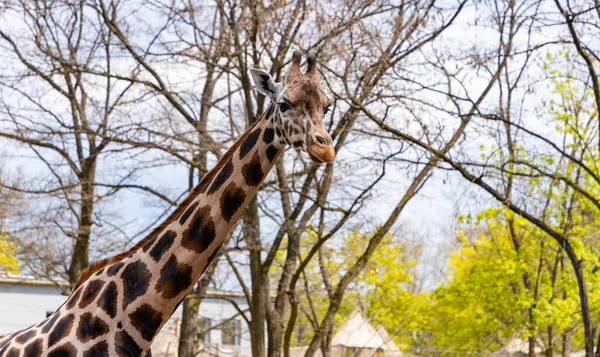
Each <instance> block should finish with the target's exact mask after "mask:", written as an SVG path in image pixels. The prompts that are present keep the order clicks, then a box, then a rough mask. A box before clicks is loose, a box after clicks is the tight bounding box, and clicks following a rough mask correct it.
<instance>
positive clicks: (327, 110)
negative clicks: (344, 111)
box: [323, 107, 329, 115]
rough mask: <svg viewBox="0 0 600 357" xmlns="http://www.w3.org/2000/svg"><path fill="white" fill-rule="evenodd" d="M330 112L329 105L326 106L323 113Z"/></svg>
mask: <svg viewBox="0 0 600 357" xmlns="http://www.w3.org/2000/svg"><path fill="white" fill-rule="evenodd" d="M327 113H329V107H326V108H325V109H323V115H325V114H327Z"/></svg>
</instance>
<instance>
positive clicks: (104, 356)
mask: <svg viewBox="0 0 600 357" xmlns="http://www.w3.org/2000/svg"><path fill="white" fill-rule="evenodd" d="M83 357H109V355H108V343H106V341H100V342H98V343H97V344H95V345H93V346H92V347H91V348H90V349H89V350H87V351H85V352H84V353H83Z"/></svg>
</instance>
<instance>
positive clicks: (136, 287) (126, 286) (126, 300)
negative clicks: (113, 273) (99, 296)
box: [121, 261, 151, 310]
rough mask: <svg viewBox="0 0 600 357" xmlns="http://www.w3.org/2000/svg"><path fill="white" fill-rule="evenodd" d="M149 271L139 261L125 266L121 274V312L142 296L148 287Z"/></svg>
mask: <svg viewBox="0 0 600 357" xmlns="http://www.w3.org/2000/svg"><path fill="white" fill-rule="evenodd" d="M150 277H151V274H150V270H148V267H147V266H146V264H144V263H143V262H141V261H135V262H132V263H129V264H127V266H126V267H125V269H123V272H122V273H121V279H123V310H125V309H126V308H127V306H128V305H129V304H131V303H132V302H133V301H135V299H137V298H138V297H140V296H142V295H144V294H145V293H146V291H147V290H148V286H149V285H150Z"/></svg>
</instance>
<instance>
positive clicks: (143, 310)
mask: <svg viewBox="0 0 600 357" xmlns="http://www.w3.org/2000/svg"><path fill="white" fill-rule="evenodd" d="M129 319H130V320H131V325H132V326H133V327H135V328H136V329H137V330H138V331H139V333H140V335H142V337H143V338H144V339H145V340H146V341H151V340H152V338H153V337H154V335H155V334H156V331H158V329H159V328H160V324H161V323H162V314H161V313H160V312H159V311H156V310H154V309H153V308H152V306H150V305H149V304H143V305H142V306H140V307H139V308H138V309H137V310H135V311H134V312H132V313H131V314H129Z"/></svg>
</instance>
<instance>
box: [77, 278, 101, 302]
mask: <svg viewBox="0 0 600 357" xmlns="http://www.w3.org/2000/svg"><path fill="white" fill-rule="evenodd" d="M103 286H104V281H103V280H92V281H89V282H88V283H87V286H86V287H85V290H84V291H83V294H82V295H81V300H80V301H79V307H80V308H81V309H83V308H85V307H86V306H88V305H89V304H91V303H92V301H94V299H96V296H98V293H99V292H100V289H102V287H103Z"/></svg>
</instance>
